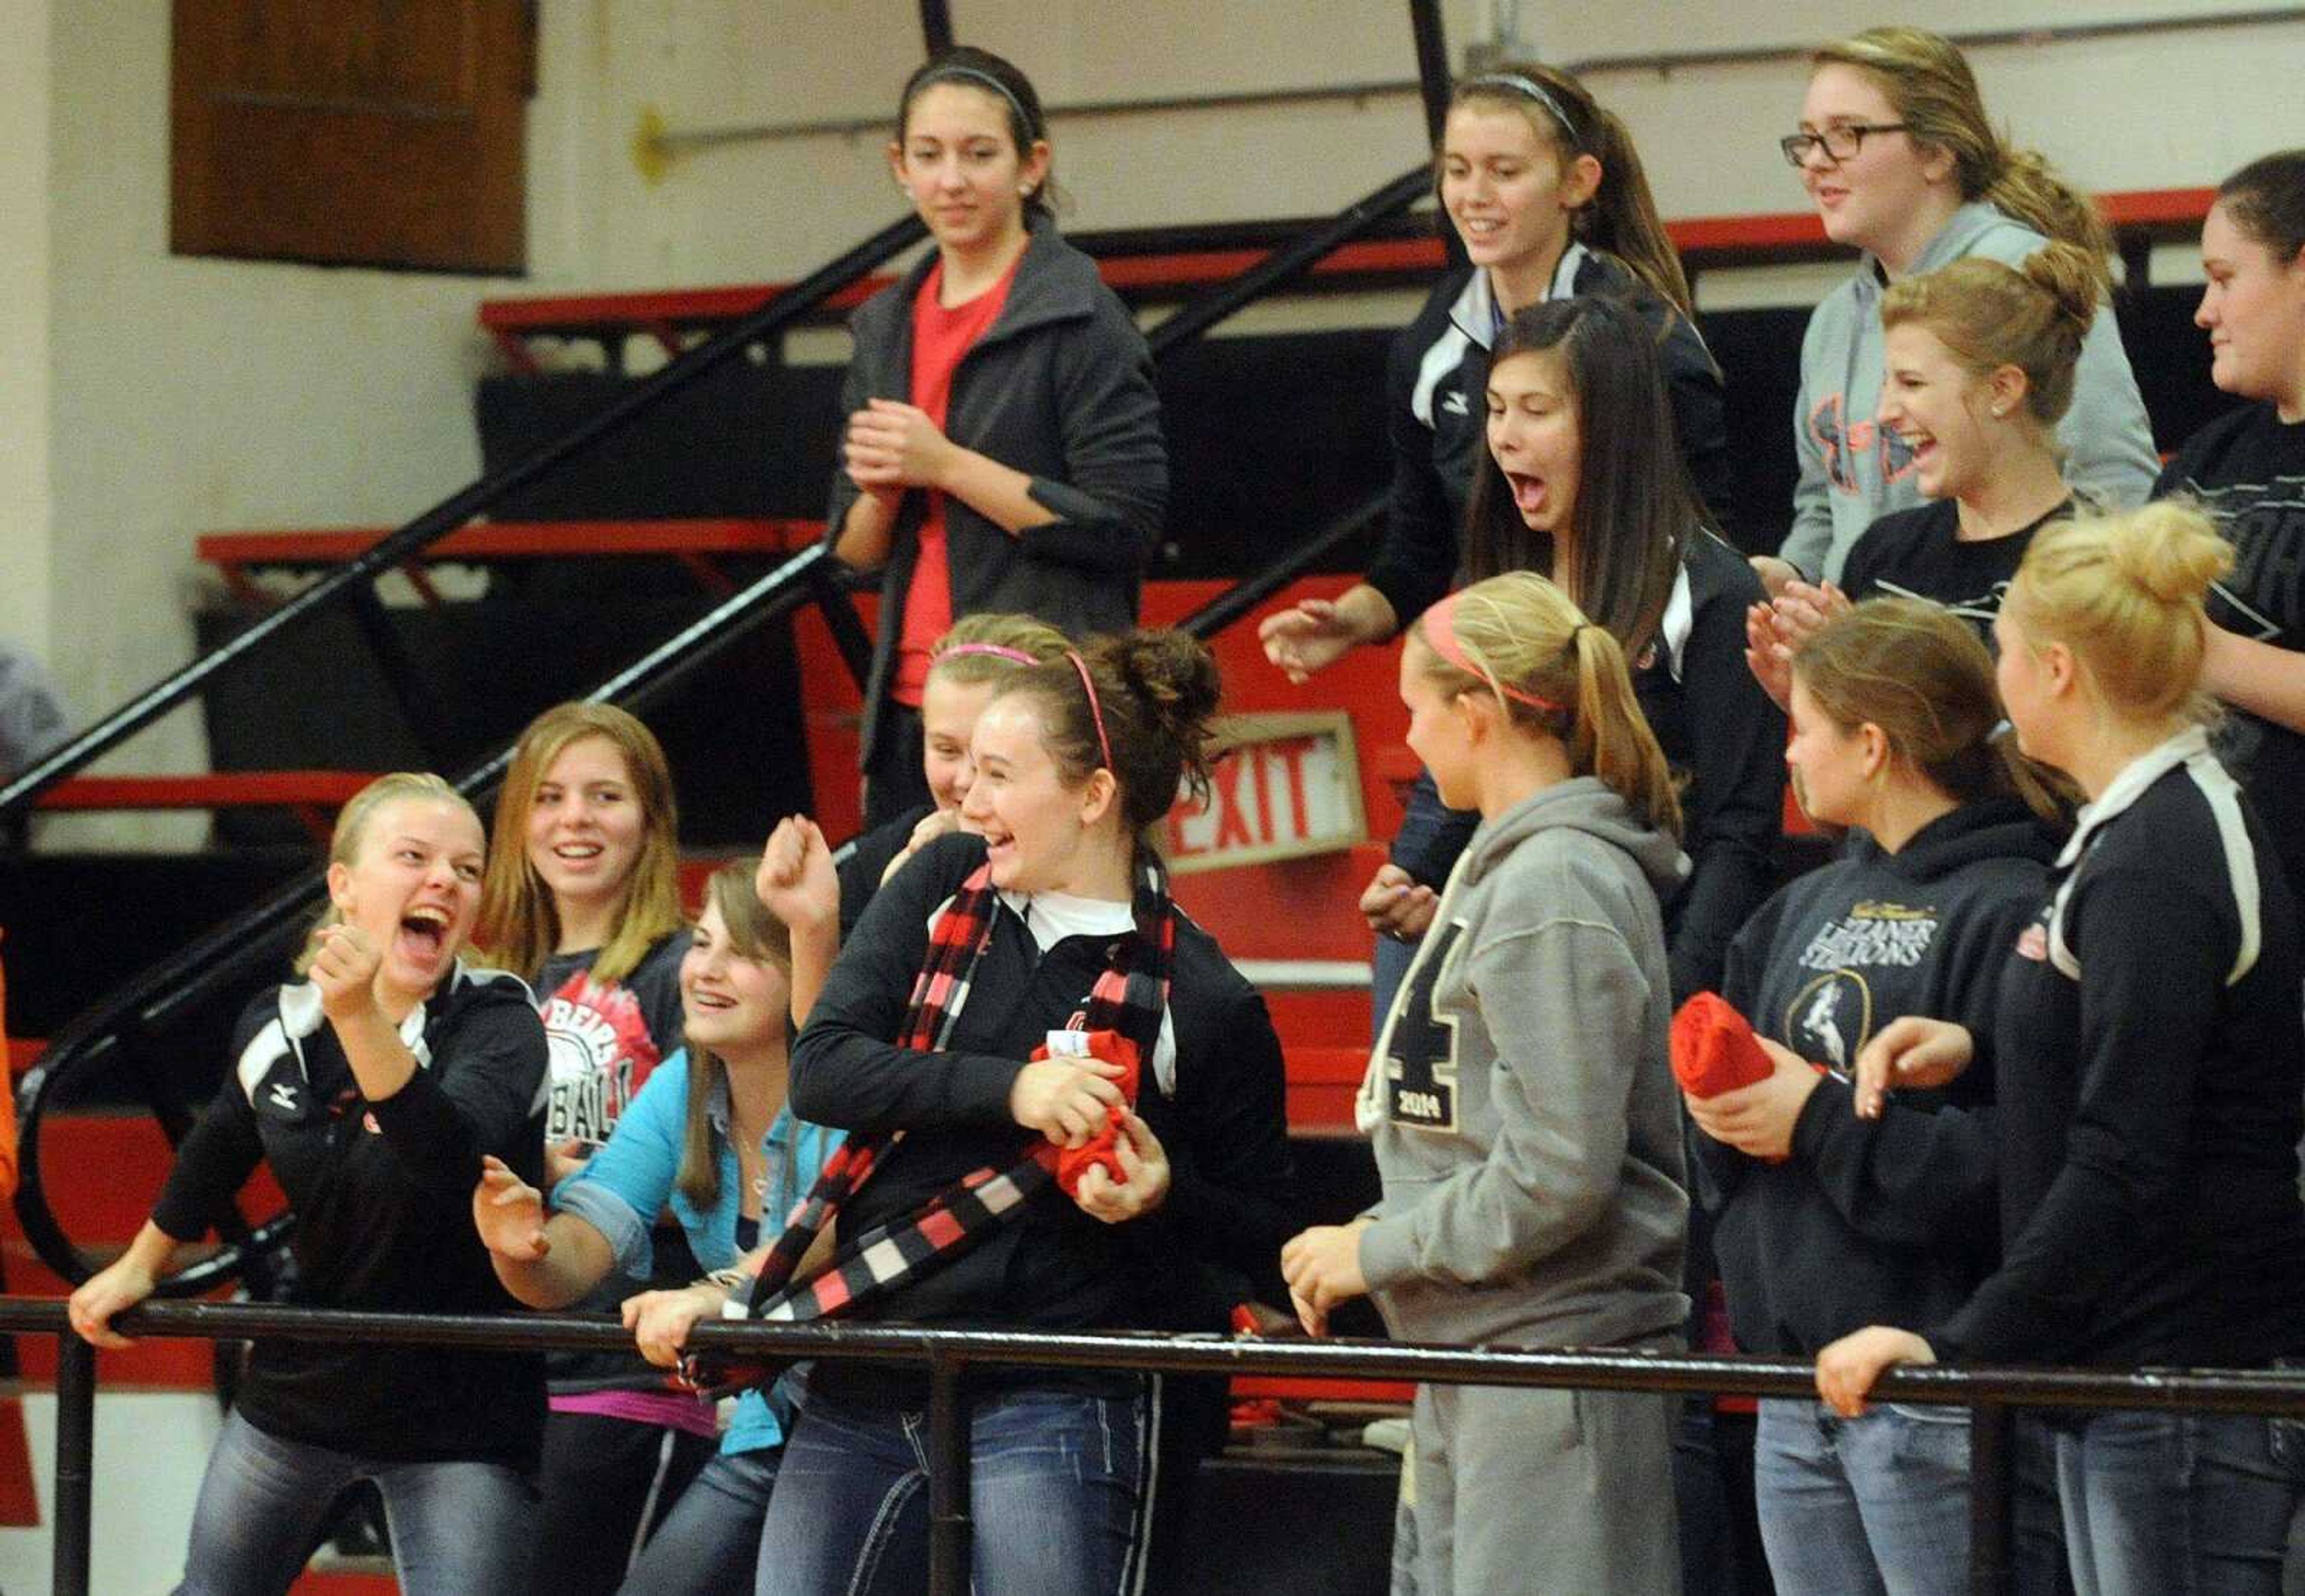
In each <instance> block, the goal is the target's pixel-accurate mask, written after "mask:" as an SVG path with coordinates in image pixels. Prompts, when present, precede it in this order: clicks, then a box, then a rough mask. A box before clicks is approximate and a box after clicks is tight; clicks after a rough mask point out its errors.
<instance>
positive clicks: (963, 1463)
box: [0, 1297, 2305, 1596]
mask: <svg viewBox="0 0 2305 1596" xmlns="http://www.w3.org/2000/svg"><path fill="white" fill-rule="evenodd" d="M115 1327H116V1328H117V1329H120V1330H121V1331H122V1332H123V1333H124V1334H128V1335H145V1336H162V1337H179V1338H186V1339H200V1340H232V1341H300V1342H327V1343H335V1344H339V1345H341V1344H345V1343H361V1344H366V1345H370V1346H381V1345H411V1344H415V1345H423V1346H456V1347H464V1348H474V1349H480V1348H486V1349H494V1350H499V1351H502V1350H514V1351H532V1352H544V1351H548V1350H553V1349H559V1348H574V1349H579V1350H585V1351H611V1350H617V1351H626V1350H629V1349H630V1347H631V1345H632V1337H631V1335H630V1332H628V1331H626V1330H625V1329H623V1327H621V1326H620V1325H618V1324H617V1323H616V1322H615V1321H614V1320H608V1319H600V1318H586V1317H578V1316H575V1315H570V1314H544V1313H535V1314H461V1315H460V1314H415V1313H411V1314H400V1313H374V1312H341V1311H335V1310H327V1309H318V1308H299V1307H283V1306H276V1305H265V1304H257V1303H169V1302H150V1303H145V1304H143V1305H142V1306H140V1307H138V1308H136V1309H135V1310H133V1311H132V1312H127V1313H123V1314H122V1315H120V1316H119V1317H118V1319H117V1320H115ZM0 1331H7V1332H17V1333H26V1332H29V1333H33V1334H45V1335H52V1336H55V1337H56V1341H57V1357H56V1452H55V1478H56V1487H55V1541H54V1543H53V1559H54V1585H53V1589H54V1591H55V1596H85V1592H87V1591H88V1589H89V1583H88V1582H89V1547H90V1545H91V1540H90V1535H91V1530H92V1517H93V1509H94V1483H95V1466H96V1460H95V1402H96V1385H97V1380H96V1353H95V1349H94V1348H93V1347H91V1346H89V1344H88V1343H86V1342H84V1341H82V1340H81V1338H80V1337H77V1336H75V1335H74V1334H72V1330H71V1329H70V1327H69V1326H68V1325H67V1324H66V1322H65V1319H64V1303H60V1302H57V1301H55V1300H54V1299H51V1298H33V1297H0ZM689 1344H690V1345H691V1346H693V1347H696V1348H699V1349H706V1350H725V1351H728V1352H734V1353H743V1354H752V1355H754V1356H758V1355H761V1354H768V1355H770V1356H773V1357H778V1358H784V1359H801V1358H830V1359H845V1360H854V1361H857V1362H865V1363H906V1364H916V1365H922V1366H924V1367H925V1368H926V1369H927V1371H928V1380H929V1431H930V1443H929V1455H928V1456H929V1502H930V1507H929V1551H930V1559H929V1566H930V1584H929V1589H930V1591H931V1592H932V1593H933V1596H950V1593H957V1592H965V1591H966V1590H967V1589H968V1570H969V1536H970V1532H971V1525H970V1521H969V1515H968V1500H969V1497H968V1465H969V1454H968V1435H969V1431H968V1425H967V1422H966V1414H965V1411H964V1406H963V1396H964V1392H963V1385H962V1381H963V1379H964V1377H965V1375H966V1374H967V1372H968V1371H970V1370H971V1369H974V1368H979V1367H990V1368H1002V1367H1005V1368H1036V1369H1100V1370H1108V1371H1123V1372H1135V1373H1147V1374H1152V1373H1160V1374H1221V1375H1229V1376H1238V1375H1264V1376H1293V1377H1300V1378H1305V1377H1309V1378H1314V1379H1329V1380H1418V1381H1423V1382H1425V1383H1427V1384H1433V1385H1460V1386H1512V1387H1535V1388H1556V1389H1558V1388H1569V1389H1578V1390H1603V1391H1654V1392H1659V1393H1664V1394H1690V1393H1709V1394H1714V1395H1733V1396H1791V1397H1813V1396H1815V1395H1816V1375H1815V1371H1813V1370H1812V1369H1811V1367H1810V1365H1809V1364H1807V1363H1797V1362H1791V1361H1788V1360H1784V1359H1777V1358H1761V1357H1748V1356H1702V1355H1700V1356H1692V1357H1676V1356H1667V1355H1664V1354H1651V1353H1635V1352H1621V1351H1608V1350H1602V1351H1592V1352H1585V1351H1564V1352H1537V1351H1489V1350H1480V1349H1476V1348H1470V1347H1461V1346H1412V1345H1407V1344H1401V1343H1392V1342H1378V1341H1256V1340H1236V1339H1228V1338H1222V1337H1191V1336H1160V1335H1149V1334H1115V1333H1099V1334H1089V1333H1079V1334H1069V1335H1063V1334H1059V1335H1051V1334H1044V1333H1036V1332H1026V1331H1017V1330H939V1329H908V1328H906V1327H904V1326H900V1325H849V1324H841V1323H838V1322H824V1321H820V1322H818V1323H814V1324H804V1325H784V1324H778V1325H770V1324H763V1323H760V1322H757V1321H730V1320H710V1319H708V1320H700V1321H699V1322H698V1323H697V1325H696V1326H695V1328H694V1329H693V1330H691V1332H690V1333H689ZM1874 1394H1875V1397H1876V1398H1877V1399H1879V1400H1882V1401H1895V1402H1911V1403H1922V1404H1929V1405H1951V1406H1966V1407H1967V1408H1968V1409H1969V1419H1970V1476H1969V1501H1970V1546H1969V1589H1970V1590H1971V1592H1975V1593H1976V1596H1991V1593H1995V1592H2003V1591H2005V1590H2006V1589H2007V1588H2008V1583H2009V1576H2010V1564H2009V1514H2010V1503H2011V1499H2012V1486H2013V1483H2014V1459H2013V1448H2012V1423H2013V1417H2014V1410H2016V1409H2020V1408H2023V1409H2032V1408H2111V1409H2142V1410H2162V1411H2166V1410H2170V1409H2184V1410H2188V1411H2194V1412H2212V1413H2264V1414H2268V1415H2281V1416H2285V1417H2297V1418H2305V1374H2299V1373H2296V1372H2292V1371H2282V1372H2276V1371H2255V1370H2150V1371H2139V1372H2135V1373H2111V1372H2105V1371H2096V1370H2077V1369H2011V1368H1995V1369H1950V1368H1944V1367H1942V1366H1937V1365H1929V1366H1918V1365H1910V1364H1908V1365H1901V1366H1898V1367H1894V1368H1892V1369H1891V1370H1890V1371H1888V1372H1886V1373H1885V1374H1884V1375H1883V1376H1882V1378H1881V1380H1880V1382H1879V1383H1878V1384H1877V1385H1876V1386H1875V1392H1874Z"/></svg>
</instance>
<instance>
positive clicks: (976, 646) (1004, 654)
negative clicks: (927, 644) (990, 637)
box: [936, 643, 1041, 665]
mask: <svg viewBox="0 0 2305 1596" xmlns="http://www.w3.org/2000/svg"><path fill="white" fill-rule="evenodd" d="M964 654H989V655H991V657H992V658H995V659H1013V660H1015V661H1016V663H1017V664H1018V665H1038V664H1040V663H1041V662H1040V661H1039V660H1037V659H1035V658H1033V657H1032V656H1031V655H1030V654H1027V653H1026V652H1025V650H1024V649H1012V648H1010V647H1009V646H1008V644H1007V643H955V644H953V645H952V647H950V648H949V649H943V650H942V651H940V653H939V654H938V655H937V657H936V663H938V664H942V663H943V662H944V661H946V660H948V659H957V658H960V657H961V656H962V655H964Z"/></svg>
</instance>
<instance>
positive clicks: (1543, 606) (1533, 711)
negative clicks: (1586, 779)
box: [1416, 571, 1681, 836]
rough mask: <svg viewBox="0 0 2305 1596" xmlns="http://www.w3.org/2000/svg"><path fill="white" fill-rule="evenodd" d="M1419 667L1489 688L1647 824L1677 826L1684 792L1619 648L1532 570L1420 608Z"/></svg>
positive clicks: (1458, 686) (1444, 681)
mask: <svg viewBox="0 0 2305 1596" xmlns="http://www.w3.org/2000/svg"><path fill="white" fill-rule="evenodd" d="M1416 636H1417V638H1418V640H1419V641H1420V642H1421V643H1422V644H1423V645H1424V655H1423V658H1424V661H1425V666H1424V668H1425V672H1426V674H1427V675H1428V676H1429V677H1430V678H1431V679H1432V680H1433V683H1435V684H1436V685H1437V686H1438V687H1439V688H1440V689H1441V690H1442V692H1445V693H1448V694H1450V695H1451V696H1454V695H1456V694H1458V693H1463V692H1485V693H1488V694H1489V695H1491V696H1492V697H1493V699H1494V700H1496V703H1497V704H1498V706H1499V708H1500V709H1501V711H1502V712H1503V715H1504V717H1505V719H1506V721H1507V722H1508V724H1510V725H1513V726H1520V727H1522V728H1524V729H1526V730H1527V731H1531V732H1535V733H1540V734H1544V735H1545V736H1549V737H1553V738H1557V739H1559V741H1560V743H1561V746H1562V748H1563V749H1564V750H1565V751H1567V752H1568V755H1569V769H1570V771H1571V773H1572V774H1575V775H1578V776H1592V777H1599V778H1600V781H1601V783H1602V785H1604V786H1606V787H1608V788H1609V789H1610V790H1611V791H1612V792H1614V793H1615V794H1617V795H1618V796H1619V797H1620V798H1622V799H1623V800H1624V801H1625V802H1626V804H1627V805H1628V806H1629V807H1630V808H1631V810H1632V811H1633V812H1634V814H1636V815H1637V816H1638V817H1639V818H1640V819H1641V821H1642V823H1643V824H1644V825H1648V826H1653V827H1654V828H1657V829H1658V830H1661V831H1667V832H1671V833H1672V834H1673V835H1675V836H1679V835H1680V824H1681V817H1680V795H1679V794H1678V793H1676V792H1675V790H1674V787H1673V781H1672V772H1671V768H1670V767H1669V766H1667V764H1666V763H1665V757H1664V751H1663V749H1661V748H1659V747H1658V746H1657V740H1656V734H1655V733H1654V732H1653V731H1651V730H1650V729H1649V723H1648V719H1647V717H1646V716H1644V715H1643V714H1642V713H1641V707H1640V703H1639V700H1637V699H1636V698H1635V697H1634V695H1633V682H1632V675H1631V673H1630V672H1629V670H1628V669H1627V668H1626V666H1625V651H1624V649H1622V648H1620V646H1619V645H1618V642H1617V640H1616V638H1615V637H1613V636H1612V635H1611V634H1610V633H1609V632H1607V631H1606V630H1604V629H1603V628H1602V627H1600V626H1598V625H1595V624H1594V623H1593V622H1591V621H1588V620H1586V618H1585V615H1584V613H1583V612H1582V611H1581V610H1579V609H1578V607H1576V605H1574V604H1572V603H1570V602H1569V596H1568V595H1567V594H1566V593H1564V592H1562V591H1561V590H1560V589H1559V588H1557V587H1555V586H1554V585H1553V584H1552V582H1547V581H1546V580H1545V579H1544V577H1542V576H1539V575H1537V574H1536V573H1535V572H1531V571H1512V572H1507V573H1505V574H1503V575H1501V576H1493V577H1490V578H1489V579H1488V580H1487V581H1485V582H1475V583H1474V584H1473V585H1472V586H1470V587H1468V588H1466V589H1465V590H1462V591H1461V592H1459V593H1457V594H1455V595H1453V596H1451V597H1450V598H1448V599H1442V601H1441V602H1440V603H1439V604H1436V605H1434V606H1433V607H1432V608H1431V609H1428V610H1426V611H1425V614H1424V615H1423V616H1421V617H1420V618H1419V620H1418V622H1417V626H1416Z"/></svg>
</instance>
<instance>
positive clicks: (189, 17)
mask: <svg viewBox="0 0 2305 1596" xmlns="http://www.w3.org/2000/svg"><path fill="white" fill-rule="evenodd" d="M174 26H175V33H174V65H173V83H172V95H173V104H172V106H171V121H172V125H173V134H174V149H173V152H172V160H171V169H172V190H173V192H172V200H173V206H172V214H171V218H170V230H169V242H170V247H171V248H172V249H174V250H175V251H176V252H177V253H178V254H183V255H231V256H242V257H252V258H257V259H292V260H314V261H326V262H331V263H336V264H343V265H369V266H394V267H418V268H429V269H433V270H446V271H469V272H502V273H516V272H519V271H521V270H522V269H523V266H524V264H525V260H526V239H525V230H526V229H525V223H526V216H525V202H524V191H523V184H524V175H525V174H524V169H523V162H524V156H525V149H524V143H523V137H524V135H523V119H524V116H525V113H526V107H527V97H528V94H529V92H530V90H531V88H532V75H533V73H532V61H533V50H534V19H533V15H532V11H531V8H530V6H529V4H526V3H525V0H175V12H174Z"/></svg>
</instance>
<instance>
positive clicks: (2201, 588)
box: [2105, 499, 2233, 605]
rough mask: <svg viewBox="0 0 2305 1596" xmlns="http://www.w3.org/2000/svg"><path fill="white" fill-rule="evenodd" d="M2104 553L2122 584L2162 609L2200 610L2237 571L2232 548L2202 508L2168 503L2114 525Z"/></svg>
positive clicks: (2128, 516) (2173, 501) (2157, 504)
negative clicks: (2219, 582) (2212, 589)
mask: <svg viewBox="0 0 2305 1596" xmlns="http://www.w3.org/2000/svg"><path fill="white" fill-rule="evenodd" d="M2105 552H2106V556H2107V558H2108V559H2109V560H2110V561H2111V562H2112V565H2113V568H2114V571H2115V572H2116V573H2119V575H2120V577H2121V579H2122V581H2124V582H2128V583H2129V584H2130V585H2131V586H2132V587H2134V588H2135V589H2137V590H2138V591H2139V592H2140V593H2143V594H2145V595H2146V596H2147V597H2148V598H2150V599H2154V600H2156V602H2158V603H2162V604H2177V605H2182V604H2198V603H2199V602H2200V601H2201V600H2202V599H2205V598H2207V595H2208V590H2209V584H2210V583H2211V582H2215V581H2216V579H2217V578H2218V577H2220V576H2223V575H2224V573H2226V571H2228V570H2230V569H2231V568H2232V566H2233V548H2232V547H2231V546H2230V545H2228V544H2227V543H2226V542H2225V540H2224V539H2222V538H2220V537H2218V536H2217V534H2216V527H2215V526H2214V525H2213V524H2212V523H2211V522H2210V521H2209V518H2208V517H2207V516H2206V515H2204V514H2202V513H2201V512H2200V510H2199V508H2197V507H2196V506H2194V505H2189V504H2186V503H2183V502H2182V501H2180V500H2172V499H2164V500H2161V501H2159V502H2158V503H2155V504H2150V505H2146V506H2145V507H2144V508H2142V509H2140V510H2137V511H2135V512H2132V513H2131V514H2128V515H2125V516H2122V518H2121V519H2120V520H2119V521H2117V522H2114V523H2113V525H2112V528H2111V531H2110V535H2109V536H2108V538H2107V539H2106V546H2105Z"/></svg>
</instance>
